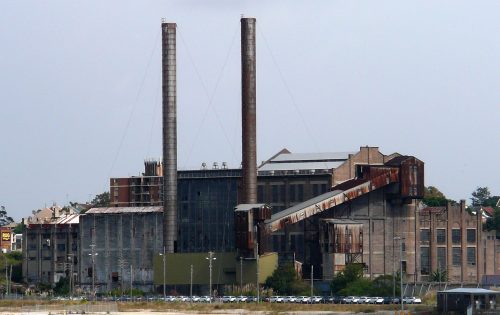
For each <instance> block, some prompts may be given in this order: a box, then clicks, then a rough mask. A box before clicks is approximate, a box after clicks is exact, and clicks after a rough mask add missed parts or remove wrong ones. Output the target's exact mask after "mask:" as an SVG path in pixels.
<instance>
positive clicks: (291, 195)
mask: <svg viewBox="0 0 500 315" xmlns="http://www.w3.org/2000/svg"><path fill="white" fill-rule="evenodd" d="M289 192H290V202H295V185H294V184H291V185H290V187H289Z"/></svg>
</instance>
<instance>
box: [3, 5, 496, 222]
mask: <svg viewBox="0 0 500 315" xmlns="http://www.w3.org/2000/svg"><path fill="white" fill-rule="evenodd" d="M499 12H500V1H497V0H495V1H399V0H398V1H352V0H349V1H332V0H328V1H235V0H227V1H187V0H182V1H165V0H162V1H124V0H120V1H68V0H62V1H20V0H1V1H0V135H1V136H0V147H1V151H0V165H1V169H0V205H4V206H5V207H6V208H7V211H8V213H9V214H10V215H11V216H13V217H14V218H15V219H19V218H21V217H22V216H26V215H28V214H30V213H31V211H32V210H34V209H38V208H42V207H44V206H48V205H51V204H52V203H53V202H56V203H57V204H60V205H64V204H67V202H68V201H81V202H85V201H88V200H90V199H91V198H93V197H94V195H95V194H98V193H100V192H102V191H105V190H108V189H109V177H120V176H131V175H139V174H140V173H141V172H142V171H143V161H144V159H147V158H158V157H160V155H161V125H160V116H161V107H160V106H161V65H160V62H161V51H160V47H161V46H160V41H161V36H160V31H161V28H160V24H161V18H165V19H166V20H167V21H170V22H176V23H177V25H178V29H177V30H178V41H177V45H178V46H177V47H178V48H177V54H178V136H179V138H178V159H179V161H178V164H179V168H180V169H190V168H191V169H192V168H195V169H198V168H199V167H200V165H201V163H202V162H207V164H208V165H211V164H212V163H213V162H214V161H217V162H219V164H220V163H221V162H223V161H226V162H228V164H229V166H230V167H239V165H240V163H241V144H240V142H241V141H240V137H241V118H240V117H241V114H240V113H241V111H240V107H241V92H240V91H241V83H240V68H241V65H240V21H239V20H240V15H241V14H244V15H245V16H252V17H255V18H257V27H258V32H257V112H258V114H257V121H258V126H257V128H258V140H257V141H258V143H257V144H258V150H257V154H258V160H259V161H260V160H265V159H267V158H269V157H270V156H272V155H273V154H275V153H276V152H278V151H279V150H280V149H282V148H285V147H286V148H288V149H289V150H290V151H292V152H335V151H357V150H358V149H359V147H360V146H365V145H370V146H378V147H379V148H380V150H381V152H382V153H384V154H390V153H393V152H399V153H401V154H407V155H414V156H416V157H418V158H419V159H421V160H423V161H424V162H425V167H426V174H425V179H426V185H433V186H437V187H438V188H439V189H440V190H441V191H443V192H444V193H445V194H446V196H447V197H449V198H452V199H463V198H467V199H468V198H469V197H470V193H471V192H472V191H473V190H474V189H475V188H476V187H477V186H488V187H489V188H490V190H491V191H492V193H493V194H496V195H499V194H500V176H499V175H500V172H499V170H498V169H499V168H498V165H499V162H500V36H499V34H500V15H499ZM468 201H469V200H468Z"/></svg>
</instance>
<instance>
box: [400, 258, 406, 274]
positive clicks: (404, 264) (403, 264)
mask: <svg viewBox="0 0 500 315" xmlns="http://www.w3.org/2000/svg"><path fill="white" fill-rule="evenodd" d="M401 265H402V267H403V268H401V269H403V273H406V261H405V260H403V261H402V262H401Z"/></svg>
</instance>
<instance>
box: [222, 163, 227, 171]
mask: <svg viewBox="0 0 500 315" xmlns="http://www.w3.org/2000/svg"><path fill="white" fill-rule="evenodd" d="M222 169H224V170H227V162H222Z"/></svg>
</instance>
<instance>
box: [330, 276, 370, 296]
mask: <svg viewBox="0 0 500 315" xmlns="http://www.w3.org/2000/svg"><path fill="white" fill-rule="evenodd" d="M371 292H373V282H372V281H371V280H370V279H365V278H360V279H356V280H354V281H352V282H349V283H347V286H346V287H345V288H343V289H342V290H340V291H339V293H340V294H341V295H357V296H360V295H369V294H371ZM377 295H378V294H377Z"/></svg>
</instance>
